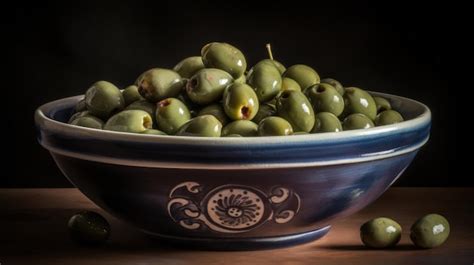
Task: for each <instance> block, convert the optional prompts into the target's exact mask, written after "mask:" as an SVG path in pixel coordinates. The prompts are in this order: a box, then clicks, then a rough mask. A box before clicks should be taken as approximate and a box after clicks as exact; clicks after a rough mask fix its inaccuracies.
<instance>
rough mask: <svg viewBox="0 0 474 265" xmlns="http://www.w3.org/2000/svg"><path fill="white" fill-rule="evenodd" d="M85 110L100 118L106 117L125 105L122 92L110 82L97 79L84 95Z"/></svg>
mask: <svg viewBox="0 0 474 265" xmlns="http://www.w3.org/2000/svg"><path fill="white" fill-rule="evenodd" d="M84 100H85V102H86V106H87V110H88V111H90V113H91V114H92V115H94V116H96V117H98V118H101V119H104V120H106V119H108V118H109V117H110V116H111V115H112V114H114V113H115V112H117V111H120V110H122V109H123V108H124V106H125V101H124V100H123V96H122V92H120V90H119V89H118V88H117V87H116V86H115V85H114V84H112V83H110V82H107V81H98V82H96V83H94V84H93V85H92V86H91V87H90V88H89V89H88V90H87V91H86V94H85V96H84Z"/></svg>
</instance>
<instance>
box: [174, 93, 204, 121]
mask: <svg viewBox="0 0 474 265" xmlns="http://www.w3.org/2000/svg"><path fill="white" fill-rule="evenodd" d="M177 99H179V100H181V102H183V103H184V105H186V107H188V109H189V113H190V114H191V117H193V118H194V117H196V116H197V115H198V113H199V110H200V108H201V106H199V105H198V104H196V103H194V102H193V101H192V100H191V99H190V98H189V96H188V93H186V89H185V90H184V91H182V92H181V93H180V94H179V95H178V97H177Z"/></svg>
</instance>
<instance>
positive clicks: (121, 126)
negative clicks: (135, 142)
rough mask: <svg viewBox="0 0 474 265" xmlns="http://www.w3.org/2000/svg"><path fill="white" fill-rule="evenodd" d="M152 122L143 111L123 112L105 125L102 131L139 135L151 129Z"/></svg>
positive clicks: (148, 115)
mask: <svg viewBox="0 0 474 265" xmlns="http://www.w3.org/2000/svg"><path fill="white" fill-rule="evenodd" d="M152 126H153V120H152V118H151V116H150V114H148V112H146V111H143V110H124V111H121V112H119V113H117V114H115V115H114V116H112V117H110V119H109V120H108V121H107V122H106V123H105V125H104V130H109V131H118V132H131V133H141V132H143V131H145V130H146V129H151V128H152Z"/></svg>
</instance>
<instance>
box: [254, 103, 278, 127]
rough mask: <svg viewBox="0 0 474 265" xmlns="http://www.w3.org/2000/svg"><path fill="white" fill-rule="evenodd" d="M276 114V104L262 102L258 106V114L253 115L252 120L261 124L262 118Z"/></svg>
mask: <svg viewBox="0 0 474 265" xmlns="http://www.w3.org/2000/svg"><path fill="white" fill-rule="evenodd" d="M275 114H276V108H275V105H270V104H268V103H265V104H261V105H260V106H259V108H258V112H257V114H256V115H255V117H253V119H252V121H253V122H255V123H256V124H259V123H260V121H261V120H263V119H265V118H266V117H269V116H274V115H275Z"/></svg>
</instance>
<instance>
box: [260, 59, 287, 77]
mask: <svg viewBox="0 0 474 265" xmlns="http://www.w3.org/2000/svg"><path fill="white" fill-rule="evenodd" d="M259 63H265V64H269V65H273V66H275V67H276V68H277V69H278V72H280V75H282V74H283V73H284V72H285V70H286V68H285V66H284V65H283V64H282V63H280V62H279V61H277V60H272V59H263V60H261V61H260V62H259Z"/></svg>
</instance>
